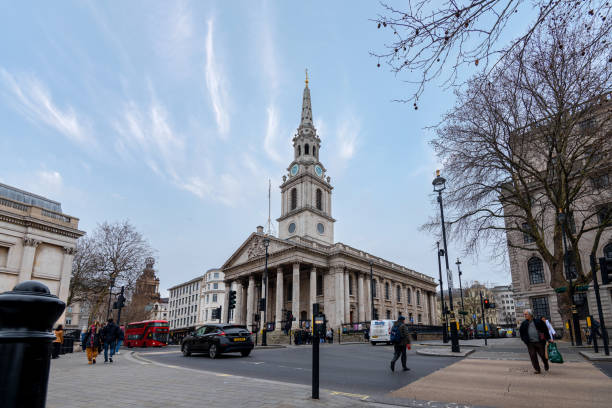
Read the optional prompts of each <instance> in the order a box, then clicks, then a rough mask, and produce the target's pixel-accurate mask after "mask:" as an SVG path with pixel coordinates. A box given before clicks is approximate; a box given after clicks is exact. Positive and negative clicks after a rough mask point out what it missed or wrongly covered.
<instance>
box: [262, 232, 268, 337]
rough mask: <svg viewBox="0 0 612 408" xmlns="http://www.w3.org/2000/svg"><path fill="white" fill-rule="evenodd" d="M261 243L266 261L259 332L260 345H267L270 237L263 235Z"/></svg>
mask: <svg viewBox="0 0 612 408" xmlns="http://www.w3.org/2000/svg"><path fill="white" fill-rule="evenodd" d="M263 244H264V247H265V248H266V261H265V267H264V276H263V284H264V301H263V319H262V322H261V324H262V327H263V333H262V334H261V345H262V346H267V345H268V343H267V338H266V337H267V336H266V333H267V331H268V328H267V327H266V313H267V311H268V310H267V309H268V247H269V246H270V238H268V237H265V238H264V239H263Z"/></svg>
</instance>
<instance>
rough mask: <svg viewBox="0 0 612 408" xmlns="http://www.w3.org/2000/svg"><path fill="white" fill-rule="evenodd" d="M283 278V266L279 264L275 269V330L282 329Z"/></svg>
mask: <svg viewBox="0 0 612 408" xmlns="http://www.w3.org/2000/svg"><path fill="white" fill-rule="evenodd" d="M283 279H284V278H283V268H282V267H281V266H279V267H278V268H277V269H276V326H275V327H274V329H275V330H282V329H283V327H282V325H283V322H282V320H283V319H284V316H283V305H284V304H285V302H284V300H285V299H284V295H285V290H284V287H283V283H284V282H283Z"/></svg>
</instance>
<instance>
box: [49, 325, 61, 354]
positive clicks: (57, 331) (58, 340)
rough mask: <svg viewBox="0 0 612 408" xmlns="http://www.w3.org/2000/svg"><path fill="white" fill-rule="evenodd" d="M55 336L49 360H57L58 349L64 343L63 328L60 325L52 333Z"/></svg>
mask: <svg viewBox="0 0 612 408" xmlns="http://www.w3.org/2000/svg"><path fill="white" fill-rule="evenodd" d="M53 334H55V340H53V350H52V353H51V358H54V359H55V358H59V353H60V348H61V347H62V344H63V343H64V326H62V325H61V324H60V325H59V326H57V329H55V331H54V332H53Z"/></svg>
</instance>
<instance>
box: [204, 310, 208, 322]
mask: <svg viewBox="0 0 612 408" xmlns="http://www.w3.org/2000/svg"><path fill="white" fill-rule="evenodd" d="M206 320H208V309H206V310H204V321H206Z"/></svg>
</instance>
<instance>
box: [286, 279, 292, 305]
mask: <svg viewBox="0 0 612 408" xmlns="http://www.w3.org/2000/svg"><path fill="white" fill-rule="evenodd" d="M292 300H293V283H292V282H289V283H288V284H287V301H292Z"/></svg>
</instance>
